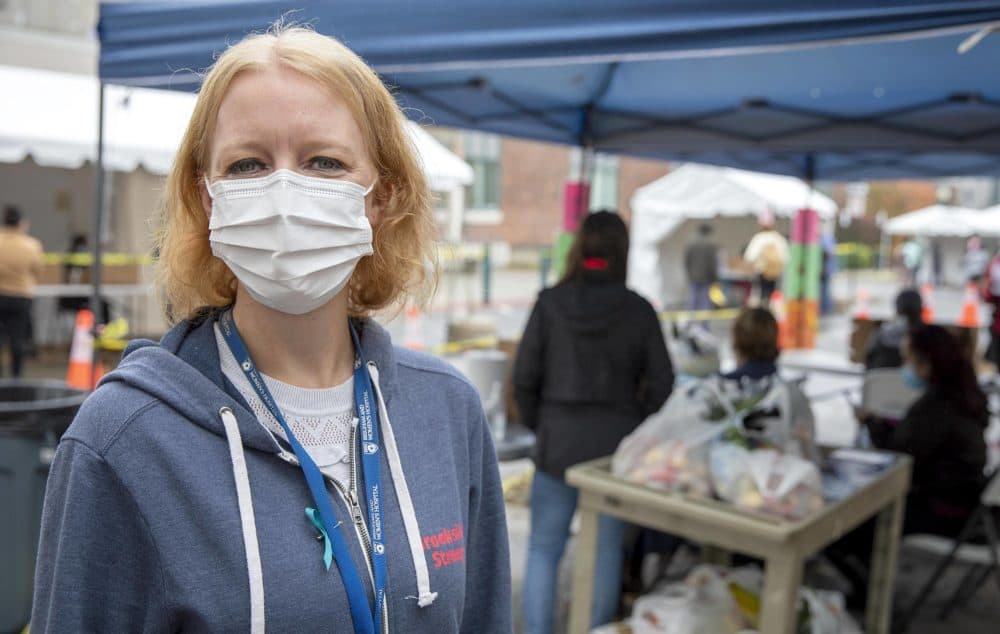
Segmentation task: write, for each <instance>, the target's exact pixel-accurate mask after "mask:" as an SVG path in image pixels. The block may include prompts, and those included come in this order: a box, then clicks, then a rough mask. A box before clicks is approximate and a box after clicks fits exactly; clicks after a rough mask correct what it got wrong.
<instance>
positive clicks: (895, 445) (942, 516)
mask: <svg viewBox="0 0 1000 634" xmlns="http://www.w3.org/2000/svg"><path fill="white" fill-rule="evenodd" d="M903 360H904V363H905V364H904V366H903V376H904V378H905V380H906V382H907V383H909V384H910V385H912V386H913V387H914V388H916V389H919V390H922V391H923V395H922V396H921V397H920V398H919V399H918V400H917V401H916V402H915V403H914V404H913V405H911V406H910V408H909V409H908V410H907V411H906V414H905V415H904V416H903V419H902V420H901V421H900V422H899V423H898V424H895V425H892V424H888V423H886V422H885V421H881V420H878V419H876V418H874V417H871V416H867V415H865V413H864V412H860V414H861V415H860V416H859V418H860V419H861V421H862V424H864V425H866V426H868V427H869V430H870V431H871V437H872V441H873V442H874V444H875V446H876V447H877V448H879V449H885V450H889V451H895V452H899V453H905V454H909V455H910V456H911V457H912V458H913V477H912V480H911V484H910V492H909V495H908V496H907V500H906V515H905V519H904V522H903V533H904V534H914V533H932V534H937V535H944V536H946V537H956V536H957V535H958V533H959V532H960V531H961V530H962V526H964V525H965V523H966V521H967V520H968V518H969V515H970V514H971V513H972V511H973V510H974V509H975V507H976V505H977V504H978V503H979V495H980V493H981V491H982V488H983V486H984V485H985V482H986V479H985V476H984V473H983V470H984V467H985V465H986V443H985V440H984V437H983V432H984V431H985V429H986V426H987V424H988V423H989V411H988V409H987V400H986V396H985V395H984V394H983V392H982V390H980V389H979V384H978V382H977V380H976V373H975V371H974V370H973V367H972V363H971V362H970V361H969V360H968V358H967V357H966V356H965V355H964V354H963V353H962V350H961V348H960V346H959V345H958V342H957V341H956V340H955V338H954V337H952V336H951V335H950V334H949V333H948V331H947V330H945V329H944V328H941V327H940V326H921V327H919V328H917V329H915V330H914V331H913V332H911V333H910V335H909V336H908V337H907V339H906V341H905V343H904V346H903ZM873 533H874V522H873V521H870V522H868V523H866V524H863V525H862V526H861V527H859V528H858V529H857V530H855V531H853V532H852V533H849V534H848V535H846V536H845V537H844V538H843V539H841V540H840V541H838V542H836V543H834V544H833V545H831V546H830V548H829V549H828V550H827V553H826V554H827V557H828V559H829V560H830V561H831V562H832V563H833V564H834V565H836V566H837V568H838V569H839V570H840V571H841V572H842V573H844V575H845V576H846V577H847V578H848V580H849V581H850V582H851V585H852V586H853V593H852V594H851V595H850V596H849V597H848V603H849V605H851V606H852V607H858V608H860V607H862V606H863V605H864V601H865V597H866V596H867V584H868V569H867V562H868V561H869V560H870V559H871V548H872V537H873Z"/></svg>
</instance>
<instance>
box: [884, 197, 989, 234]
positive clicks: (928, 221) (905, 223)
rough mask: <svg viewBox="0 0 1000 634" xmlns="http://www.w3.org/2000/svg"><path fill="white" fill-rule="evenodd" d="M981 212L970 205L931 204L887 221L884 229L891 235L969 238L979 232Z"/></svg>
mask: <svg viewBox="0 0 1000 634" xmlns="http://www.w3.org/2000/svg"><path fill="white" fill-rule="evenodd" d="M981 213H984V212H980V211H978V210H976V209H969V208H967V207H957V206H954V205H940V204H938V205H931V206H930V207H924V208H923V209H917V210H915V211H910V212H907V213H905V214H901V215H899V216H896V217H895V218H893V219H892V220H890V221H888V222H886V223H885V227H884V230H885V232H886V233H887V234H889V235H891V236H916V237H922V238H968V237H969V236H971V235H973V234H975V233H977V232H978V228H977V225H978V224H980V223H979V221H978V220H977V216H978V215H979V214H981ZM998 215H1000V214H998Z"/></svg>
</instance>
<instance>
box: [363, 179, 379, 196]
mask: <svg viewBox="0 0 1000 634" xmlns="http://www.w3.org/2000/svg"><path fill="white" fill-rule="evenodd" d="M376 185H378V179H377V178H376V179H375V180H373V181H372V184H371V185H369V186H368V189H366V190H365V193H364V194H362V196H363V197H367V196H368V194H370V193H372V190H374V189H375V186H376Z"/></svg>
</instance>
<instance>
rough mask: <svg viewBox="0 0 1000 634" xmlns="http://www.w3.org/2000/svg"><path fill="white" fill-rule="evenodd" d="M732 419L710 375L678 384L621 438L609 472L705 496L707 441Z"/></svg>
mask: <svg viewBox="0 0 1000 634" xmlns="http://www.w3.org/2000/svg"><path fill="white" fill-rule="evenodd" d="M734 420H735V412H734V411H733V409H732V407H731V406H730V405H729V403H728V401H727V400H726V399H725V398H723V397H722V395H721V394H720V393H719V390H718V387H717V382H716V381H715V380H706V381H699V382H697V383H693V384H691V385H687V386H684V387H682V388H680V389H678V390H677V391H676V392H674V394H673V395H672V396H671V397H670V398H669V399H668V400H667V402H666V403H665V404H664V405H663V407H662V408H661V409H660V411H658V412H657V413H655V414H653V415H652V416H650V417H649V418H647V419H646V420H645V421H644V422H643V423H642V425H640V426H639V427H638V428H637V429H636V430H635V431H634V432H632V433H631V434H630V435H628V436H627V437H626V438H625V439H624V440H622V442H621V444H620V445H619V446H618V449H617V450H616V451H615V455H614V457H613V458H612V462H611V468H612V473H614V474H615V475H616V476H618V477H620V478H624V479H626V480H629V481H631V482H636V483H639V484H644V485H646V486H649V487H652V488H655V489H661V490H665V491H676V492H681V493H687V494H693V495H702V496H706V497H707V496H709V495H711V493H712V484H711V473H710V470H709V464H708V460H709V450H710V447H711V444H712V441H714V440H715V439H717V438H718V437H719V436H720V435H722V434H724V433H726V432H727V430H729V429H731V428H732V425H733V421H734Z"/></svg>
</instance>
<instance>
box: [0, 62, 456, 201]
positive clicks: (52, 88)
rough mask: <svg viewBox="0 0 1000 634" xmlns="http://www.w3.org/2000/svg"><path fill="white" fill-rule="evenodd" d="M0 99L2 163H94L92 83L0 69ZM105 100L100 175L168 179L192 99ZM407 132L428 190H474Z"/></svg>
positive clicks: (443, 153)
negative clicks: (140, 170) (138, 172)
mask: <svg viewBox="0 0 1000 634" xmlns="http://www.w3.org/2000/svg"><path fill="white" fill-rule="evenodd" d="M0 92H2V94H3V95H4V96H3V98H2V99H0V162H4V163H19V162H21V161H23V160H24V159H25V158H26V157H28V156H29V155H30V156H31V157H32V158H33V159H34V161H35V162H36V163H38V164H39V165H43V166H47V167H64V168H70V169H75V168H78V167H80V166H81V165H83V164H84V162H87V161H90V162H93V161H94V158H95V156H96V154H97V98H98V82H97V79H96V78H94V77H89V76H85V75H70V74H65V73H56V72H51V71H44V70H37V69H29V68H18V67H10V66H0ZM105 95H106V96H105V99H106V100H105V112H104V138H105V155H104V163H105V166H106V168H107V169H110V170H115V171H120V172H131V171H133V170H135V169H136V168H137V167H139V166H140V165H141V166H142V167H144V168H145V169H146V171H148V172H151V173H153V174H165V173H167V171H168V170H169V169H170V164H171V162H172V161H173V157H174V153H175V152H176V150H177V146H178V144H179V143H180V139H181V136H182V135H183V133H184V129H185V128H186V127H187V122H188V119H189V118H190V116H191V111H192V109H193V108H194V102H195V95H193V94H189V93H181V92H172V91H166V90H150V89H145V88H126V87H123V86H113V85H110V86H108V87H107V92H106V93H105ZM408 129H409V132H410V138H411V139H412V141H413V144H414V146H415V147H416V149H417V152H418V153H419V154H420V156H421V158H422V160H423V163H424V170H425V173H426V175H427V179H428V182H429V184H430V187H431V189H432V190H434V191H437V192H451V191H454V190H456V189H458V188H460V187H462V186H464V185H468V184H470V183H472V180H473V171H472V168H471V167H470V166H469V164H468V163H466V162H465V161H463V160H462V159H461V158H459V157H458V156H456V155H455V154H453V153H452V152H451V151H449V150H448V149H447V148H445V147H444V146H443V145H441V144H440V143H438V142H437V141H436V140H435V139H434V137H432V136H431V135H430V134H428V133H427V132H426V131H425V130H422V129H421V128H420V127H419V126H418V125H417V124H415V123H412V122H411V123H409V128H408Z"/></svg>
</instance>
